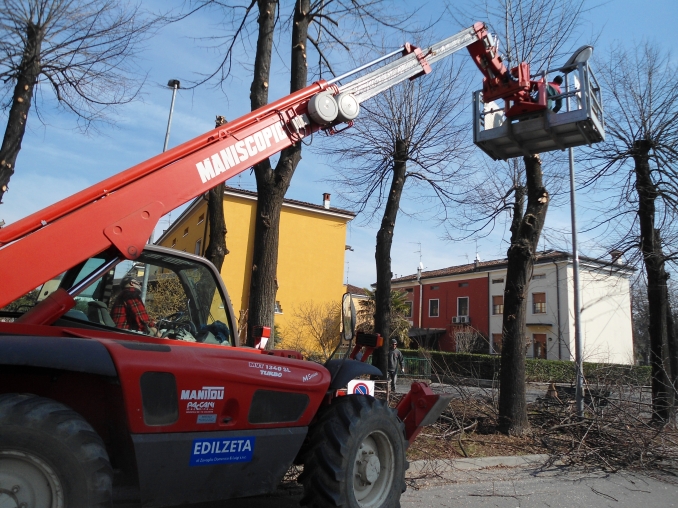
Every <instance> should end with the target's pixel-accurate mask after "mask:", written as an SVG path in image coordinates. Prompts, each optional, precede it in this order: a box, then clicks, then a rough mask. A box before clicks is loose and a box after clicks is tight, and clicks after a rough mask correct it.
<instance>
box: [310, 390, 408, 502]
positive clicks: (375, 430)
mask: <svg viewBox="0 0 678 508" xmlns="http://www.w3.org/2000/svg"><path fill="white" fill-rule="evenodd" d="M405 449H406V446H405V435H404V426H403V423H402V422H401V421H400V420H399V419H398V417H397V416H396V414H395V411H394V410H393V409H390V408H389V407H388V406H387V405H386V404H384V402H382V401H380V400H377V399H374V398H373V397H369V396H365V395H349V396H346V397H341V398H338V399H336V400H334V401H333V402H332V404H331V405H330V406H328V407H327V408H326V409H324V410H323V412H322V414H321V415H320V416H319V419H318V421H317V423H315V424H314V425H313V426H312V428H311V430H310V433H309V439H308V451H307V453H306V454H305V455H304V459H305V463H304V472H303V473H302V475H301V477H300V481H301V483H303V485H304V497H303V499H302V500H301V504H302V505H308V506H312V507H314V508H325V507H336V506H340V507H345V508H398V507H399V506H400V494H401V493H402V492H404V491H405V470H406V469H407V467H408V463H407V461H406V460H405ZM372 456H376V457H377V460H376V461H375V459H374V458H371V457H372ZM389 463H390V464H391V467H389V466H388V464H389Z"/></svg>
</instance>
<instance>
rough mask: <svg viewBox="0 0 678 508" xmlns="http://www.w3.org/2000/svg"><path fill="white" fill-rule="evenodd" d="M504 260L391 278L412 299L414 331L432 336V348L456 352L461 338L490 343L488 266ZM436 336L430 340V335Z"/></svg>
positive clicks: (430, 345) (430, 344) (393, 284)
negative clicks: (473, 337)
mask: <svg viewBox="0 0 678 508" xmlns="http://www.w3.org/2000/svg"><path fill="white" fill-rule="evenodd" d="M505 262H506V261H505V260H497V261H488V262H478V263H474V264H468V265H461V266H452V267H449V268H443V269H441V270H432V271H427V272H423V273H421V274H420V275H418V274H414V275H407V276H405V277H399V278H397V279H394V280H393V281H392V287H393V289H400V290H404V291H406V292H407V299H408V301H410V302H411V309H412V311H411V313H410V317H409V319H410V321H411V322H412V326H413V328H414V329H415V330H416V329H419V332H416V331H415V335H416V334H417V333H419V334H421V335H422V336H425V335H428V336H429V344H428V346H429V347H434V348H436V349H440V350H441V351H456V350H457V342H458V340H461V339H462V338H463V339H469V338H470V336H471V335H473V336H475V339H477V340H478V341H479V342H485V343H487V344H488V346H487V348H483V349H485V350H486V351H489V343H488V342H487V338H488V337H489V334H490V320H489V315H490V301H489V294H490V291H489V284H490V277H489V272H488V268H496V267H497V265H501V264H503V263H505ZM433 336H435V339H434V342H435V343H430V342H431V340H430V337H433Z"/></svg>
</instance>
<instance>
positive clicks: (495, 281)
mask: <svg viewBox="0 0 678 508" xmlns="http://www.w3.org/2000/svg"><path fill="white" fill-rule="evenodd" d="M503 283H504V279H492V284H503Z"/></svg>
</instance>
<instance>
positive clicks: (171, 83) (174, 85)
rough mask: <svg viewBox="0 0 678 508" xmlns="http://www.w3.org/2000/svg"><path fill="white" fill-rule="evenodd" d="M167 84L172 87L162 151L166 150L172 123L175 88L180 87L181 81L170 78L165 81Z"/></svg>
mask: <svg viewBox="0 0 678 508" xmlns="http://www.w3.org/2000/svg"><path fill="white" fill-rule="evenodd" d="M167 86H168V87H170V88H171V89H172V104H171V105H170V112H169V118H168V119H167V132H166V133H165V145H164V146H163V147H162V151H163V152H164V151H165V150H167V143H169V133H170V126H171V125H172V113H174V99H175V98H176V96H177V90H178V89H179V88H181V83H180V82H179V80H178V79H170V80H169V81H168V82H167Z"/></svg>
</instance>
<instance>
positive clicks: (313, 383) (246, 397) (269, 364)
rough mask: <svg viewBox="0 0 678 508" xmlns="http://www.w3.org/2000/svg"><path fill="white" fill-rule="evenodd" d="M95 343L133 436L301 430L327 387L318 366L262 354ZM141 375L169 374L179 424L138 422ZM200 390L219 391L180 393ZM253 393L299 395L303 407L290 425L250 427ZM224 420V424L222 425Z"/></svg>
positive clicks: (173, 345)
mask: <svg viewBox="0 0 678 508" xmlns="http://www.w3.org/2000/svg"><path fill="white" fill-rule="evenodd" d="M101 342H102V343H103V344H104V345H105V346H106V348H107V349H108V351H109V352H110V354H111V357H112V358H113V362H114V363H115V366H116V368H117V370H118V375H119V377H120V383H121V385H122V389H123V393H124V396H125V408H126V410H127V415H128V418H129V426H130V432H132V433H134V434H145V433H161V432H191V431H193V432H195V431H211V430H242V429H254V428H256V429H265V428H272V427H275V428H280V427H299V426H306V425H308V424H309V423H310V422H311V420H312V419H313V417H314V416H315V414H316V412H317V410H318V407H319V406H320V403H321V402H322V400H323V398H324V397H325V394H326V392H327V388H328V387H329V384H330V373H329V372H328V371H327V369H325V368H324V367H323V366H322V365H320V364H317V363H314V362H307V361H300V360H294V359H290V358H281V357H278V356H272V355H267V354H266V352H265V351H261V352H259V351H257V350H253V349H245V348H233V347H224V346H215V345H209V344H192V343H183V342H181V341H172V340H166V339H150V340H149V341H144V342H149V343H155V344H163V345H169V346H170V347H171V351H170V352H158V351H139V350H133V349H127V348H125V347H124V345H123V342H122V341H113V340H107V339H101ZM144 372H171V373H172V374H174V376H175V378H176V381H177V389H178V394H177V395H178V398H179V419H178V420H177V421H176V422H175V423H173V424H171V425H163V426H149V425H146V423H145V422H144V416H143V409H142V400H141V390H140V384H139V380H140V378H141V375H142V374H143V373H144ZM304 379H306V381H304ZM204 387H214V388H223V394H219V393H218V394H217V395H216V396H214V398H198V397H199V394H197V395H198V396H196V397H191V395H190V393H189V394H186V393H185V391H189V392H193V391H196V393H197V391H200V390H203V388H204ZM258 389H266V390H273V391H283V392H295V393H305V394H306V395H308V397H309V404H308V406H307V407H306V410H305V411H304V414H303V416H302V417H301V418H300V419H299V420H297V421H295V422H290V423H273V424H258V425H252V424H250V423H249V422H248V419H247V416H248V413H249V409H250V403H251V401H252V396H253V394H254V392H255V391H256V390H258ZM203 403H204V404H203ZM199 414H216V415H217V421H216V422H215V423H211V424H203V423H197V421H198V418H197V415H199ZM224 418H230V420H229V421H228V422H226V423H224V422H223V420H224Z"/></svg>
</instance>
